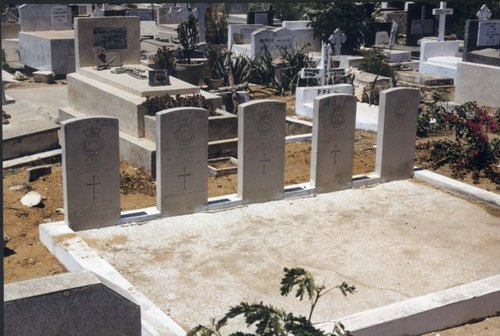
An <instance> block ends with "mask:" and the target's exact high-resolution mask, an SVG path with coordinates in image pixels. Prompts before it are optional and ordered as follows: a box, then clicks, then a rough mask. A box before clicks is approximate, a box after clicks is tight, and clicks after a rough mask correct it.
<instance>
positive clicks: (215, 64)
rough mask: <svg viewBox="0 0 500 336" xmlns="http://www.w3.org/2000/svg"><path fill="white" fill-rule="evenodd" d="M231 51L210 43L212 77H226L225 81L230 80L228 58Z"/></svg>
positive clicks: (209, 59)
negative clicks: (225, 50)
mask: <svg viewBox="0 0 500 336" xmlns="http://www.w3.org/2000/svg"><path fill="white" fill-rule="evenodd" d="M229 56H230V55H229V53H228V52H224V51H223V50H221V49H218V48H216V47H214V46H213V45H210V44H209V45H208V70H209V73H210V78H212V79H216V78H224V81H225V82H226V83H227V82H228V70H227V69H228V64H227V63H228V60H227V59H228V58H229Z"/></svg>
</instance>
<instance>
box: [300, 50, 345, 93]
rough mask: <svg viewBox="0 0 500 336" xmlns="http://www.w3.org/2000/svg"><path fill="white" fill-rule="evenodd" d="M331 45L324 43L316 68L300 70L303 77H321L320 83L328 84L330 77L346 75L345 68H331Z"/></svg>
mask: <svg viewBox="0 0 500 336" xmlns="http://www.w3.org/2000/svg"><path fill="white" fill-rule="evenodd" d="M330 56H331V47H330V46H329V45H328V44H327V43H323V45H322V47H321V60H320V62H319V64H318V67H316V68H303V69H302V70H301V71H300V78H302V79H319V80H320V85H323V86H325V85H328V83H329V82H330V79H332V78H333V82H335V78H338V77H342V76H345V69H341V68H334V69H332V68H331V65H330Z"/></svg>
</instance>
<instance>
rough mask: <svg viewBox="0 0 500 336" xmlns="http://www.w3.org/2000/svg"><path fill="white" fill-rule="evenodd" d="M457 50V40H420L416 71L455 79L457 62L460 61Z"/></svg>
mask: <svg viewBox="0 0 500 336" xmlns="http://www.w3.org/2000/svg"><path fill="white" fill-rule="evenodd" d="M458 51H459V42H458V41H442V42H440V41H422V43H421V44H420V64H419V68H418V71H419V72H421V73H425V74H430V75H434V76H439V77H448V78H453V79H455V77H456V72H457V64H458V63H460V62H461V61H462V58H461V57H458Z"/></svg>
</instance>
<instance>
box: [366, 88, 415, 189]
mask: <svg viewBox="0 0 500 336" xmlns="http://www.w3.org/2000/svg"><path fill="white" fill-rule="evenodd" d="M419 96H420V93H419V91H418V89H410V88H393V89H388V90H384V91H382V92H381V93H380V105H379V117H378V132H377V153H376V159H375V171H376V172H377V174H379V175H380V178H381V181H382V182H389V181H394V180H402V179H408V178H411V177H412V176H413V164H414V161H415V142H416V134H417V115H418V102H419Z"/></svg>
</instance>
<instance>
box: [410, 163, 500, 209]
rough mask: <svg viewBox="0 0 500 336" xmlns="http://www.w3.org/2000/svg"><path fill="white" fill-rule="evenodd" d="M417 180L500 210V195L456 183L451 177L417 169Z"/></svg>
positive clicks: (415, 172)
mask: <svg viewBox="0 0 500 336" xmlns="http://www.w3.org/2000/svg"><path fill="white" fill-rule="evenodd" d="M413 177H414V178H415V179H417V180H421V181H424V182H427V183H429V184H430V185H433V186H435V187H438V188H441V189H444V190H446V191H449V192H451V193H453V194H455V195H459V196H463V197H465V198H468V199H471V200H475V201H479V202H482V203H486V204H488V205H490V206H493V207H497V208H500V195H497V194H495V193H492V192H490V191H486V190H484V189H480V188H476V187H474V186H471V185H469V184H466V183H463V182H460V181H456V180H454V179H451V178H449V177H446V176H443V175H440V174H437V173H434V172H431V171H429V170H425V169H418V168H416V169H415V171H414V176H413Z"/></svg>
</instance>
